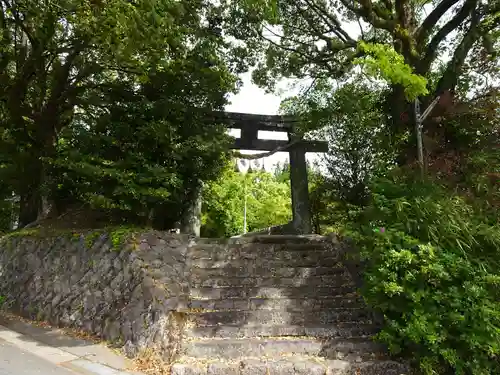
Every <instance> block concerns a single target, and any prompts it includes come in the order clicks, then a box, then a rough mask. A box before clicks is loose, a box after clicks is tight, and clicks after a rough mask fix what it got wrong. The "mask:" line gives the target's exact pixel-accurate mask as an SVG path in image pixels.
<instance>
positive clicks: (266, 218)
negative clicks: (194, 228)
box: [202, 165, 291, 237]
mask: <svg viewBox="0 0 500 375" xmlns="http://www.w3.org/2000/svg"><path fill="white" fill-rule="evenodd" d="M245 193H246V196H247V227H248V231H250V232H251V231H255V230H259V229H264V228H267V227H270V226H273V225H279V224H285V223H288V222H289V221H290V219H291V197H290V185H289V183H287V182H282V181H280V180H279V178H278V177H275V176H273V175H272V174H270V173H267V172H250V173H248V174H246V175H243V174H240V173H238V172H236V171H235V170H234V167H232V165H229V166H227V168H226V170H225V172H224V174H223V175H222V176H221V177H220V178H219V179H218V180H217V181H215V182H212V183H210V184H208V185H207V186H206V188H205V189H204V204H203V226H202V234H203V235H204V236H208V237H229V236H233V235H237V234H241V233H243V221H244V220H243V208H244V200H245Z"/></svg>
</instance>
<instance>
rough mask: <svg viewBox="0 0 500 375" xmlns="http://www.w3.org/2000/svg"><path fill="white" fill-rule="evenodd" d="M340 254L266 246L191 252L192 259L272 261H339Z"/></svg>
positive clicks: (194, 250)
mask: <svg viewBox="0 0 500 375" xmlns="http://www.w3.org/2000/svg"><path fill="white" fill-rule="evenodd" d="M339 255H340V252H339V251H338V250H335V249H333V250H329V249H324V248H322V247H312V248H310V249H309V248H304V247H301V248H299V249H294V248H291V247H290V246H287V247H282V246H281V245H280V246H264V247H254V246H252V247H229V248H224V247H211V246H210V247H193V248H191V249H190V251H189V257H190V258H191V259H211V260H235V259H242V260H259V259H272V260H279V261H283V262H285V261H287V260H292V259H294V258H299V259H304V260H307V259H315V260H317V259H318V258H319V259H321V258H336V259H339Z"/></svg>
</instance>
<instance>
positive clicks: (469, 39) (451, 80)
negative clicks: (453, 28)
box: [435, 9, 481, 95]
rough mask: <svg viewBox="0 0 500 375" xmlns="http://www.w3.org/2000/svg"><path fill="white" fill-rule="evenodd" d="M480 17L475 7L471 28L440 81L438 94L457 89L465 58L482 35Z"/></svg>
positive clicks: (437, 88)
mask: <svg viewBox="0 0 500 375" xmlns="http://www.w3.org/2000/svg"><path fill="white" fill-rule="evenodd" d="M480 17H481V15H480V13H479V10H478V9H475V10H474V12H473V14H472V18H471V24H470V27H469V30H468V31H467V33H466V34H465V35H464V37H463V39H462V41H461V42H460V44H459V45H458V47H457V49H456V50H455V53H454V54H453V58H452V59H451V61H450V62H449V63H448V66H447V67H446V70H445V72H444V74H443V75H442V76H441V78H440V80H439V81H438V84H437V86H436V91H435V94H436V95H440V94H442V93H443V92H444V91H445V90H454V89H455V87H456V85H457V82H458V76H459V75H460V73H461V71H462V68H463V65H464V62H465V59H466V58H467V55H468V53H469V51H470V50H471V48H472V47H473V45H474V43H475V42H476V41H477V40H478V38H479V36H480V33H479V28H478V26H479V20H480Z"/></svg>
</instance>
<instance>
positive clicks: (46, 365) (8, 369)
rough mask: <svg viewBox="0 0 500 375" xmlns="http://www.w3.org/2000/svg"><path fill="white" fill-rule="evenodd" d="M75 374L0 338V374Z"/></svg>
mask: <svg viewBox="0 0 500 375" xmlns="http://www.w3.org/2000/svg"><path fill="white" fill-rule="evenodd" d="M42 374H43V375H76V373H75V372H73V371H70V370H67V369H65V368H63V367H60V366H57V365H55V364H53V363H50V362H47V361H45V360H44V359H43V358H42V357H39V356H36V355H34V354H30V353H28V352H25V351H23V350H22V349H20V348H18V347H17V346H14V345H12V344H9V343H8V342H6V341H4V340H2V339H0V375H42Z"/></svg>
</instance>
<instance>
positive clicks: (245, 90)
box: [226, 73, 293, 171]
mask: <svg viewBox="0 0 500 375" xmlns="http://www.w3.org/2000/svg"><path fill="white" fill-rule="evenodd" d="M240 78H241V80H242V82H243V86H242V87H241V89H240V92H239V93H238V94H236V95H231V97H230V99H229V101H230V103H231V104H229V105H228V106H226V111H228V112H242V113H252V114H259V115H277V114H278V110H279V107H280V103H281V100H282V99H284V98H285V96H283V97H280V96H278V95H275V94H267V93H266V92H265V90H263V89H261V88H259V87H257V85H255V84H253V83H252V78H251V73H245V74H243V75H241V77H240ZM288 95H293V93H288ZM229 134H231V135H232V136H234V137H238V135H239V134H237V132H234V131H230V132H229ZM258 137H259V138H260V139H284V140H286V139H288V137H287V135H286V133H281V132H269V131H260V132H259V135H258ZM259 152H263V151H249V150H242V153H248V154H253V153H259ZM287 160H288V152H277V153H275V154H274V155H272V156H269V157H267V158H264V159H263V163H264V168H265V169H266V170H267V171H271V170H273V169H274V167H275V165H276V164H277V163H284V162H285V161H287Z"/></svg>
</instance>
